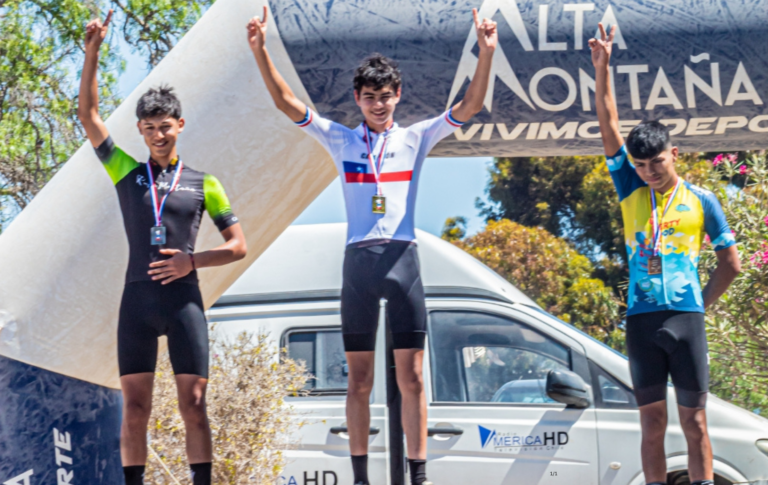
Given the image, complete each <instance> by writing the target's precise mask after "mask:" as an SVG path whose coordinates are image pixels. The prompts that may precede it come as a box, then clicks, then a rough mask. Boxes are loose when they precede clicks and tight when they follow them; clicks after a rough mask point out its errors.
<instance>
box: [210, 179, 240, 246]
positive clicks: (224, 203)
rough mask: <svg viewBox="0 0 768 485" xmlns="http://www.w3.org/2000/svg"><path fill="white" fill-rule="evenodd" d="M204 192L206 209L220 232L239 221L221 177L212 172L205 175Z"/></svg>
mask: <svg viewBox="0 0 768 485" xmlns="http://www.w3.org/2000/svg"><path fill="white" fill-rule="evenodd" d="M203 193H204V194H205V209H206V210H207V211H208V215H209V216H211V219H213V223H214V224H216V227H217V228H219V232H221V231H223V230H224V229H226V228H228V227H230V226H233V225H235V224H237V223H238V219H237V216H235V214H234V213H233V212H232V207H231V206H230V204H229V198H228V197H227V193H226V192H224V187H223V186H222V185H221V182H219V179H217V178H216V177H214V176H213V175H211V174H205V176H204V177H203Z"/></svg>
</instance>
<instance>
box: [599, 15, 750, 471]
mask: <svg viewBox="0 0 768 485" xmlns="http://www.w3.org/2000/svg"><path fill="white" fill-rule="evenodd" d="M599 29H600V36H601V38H600V39H591V40H590V41H589V45H590V48H591V49H592V63H593V64H594V66H595V71H596V73H595V88H596V89H595V99H596V105H597V116H598V120H599V123H600V133H601V134H602V139H603V145H604V147H605V154H606V162H607V164H608V169H609V170H610V173H611V178H612V179H613V183H614V185H615V186H616V191H617V192H618V195H619V201H620V203H621V212H622V217H623V220H624V235H625V240H626V245H627V259H628V263H629V291H628V301H627V308H628V310H627V326H626V329H627V351H628V354H629V365H630V370H631V373H632V383H633V386H634V392H635V397H636V398H637V403H638V405H639V407H640V424H641V427H642V445H641V454H642V461H643V472H644V474H645V482H646V483H647V484H649V485H659V484H665V483H667V464H666V463H667V462H666V455H665V453H664V435H665V433H666V427H667V404H666V394H667V380H668V378H669V377H670V376H671V378H672V383H673V384H674V386H675V394H676V396H677V404H678V412H679V415H680V425H681V426H682V428H683V432H684V434H685V438H686V441H687V444H688V474H689V478H690V480H691V482H692V483H693V484H694V485H714V481H713V480H714V474H713V471H712V446H711V444H710V441H709V435H708V432H707V418H706V412H705V405H706V400H707V392H708V390H709V358H708V354H707V337H706V331H705V325H704V309H705V308H706V307H708V306H709V305H711V304H712V303H714V302H715V301H717V299H718V298H720V296H721V295H722V294H723V293H724V292H725V290H726V289H728V286H729V285H730V284H731V282H732V281H733V280H734V278H735V277H736V275H737V274H738V273H739V271H740V268H741V265H740V262H739V254H738V251H737V249H736V241H735V240H734V237H733V234H732V232H731V230H730V228H729V227H728V223H727V222H726V220H725V215H724V214H723V210H722V207H721V206H720V203H719V202H718V200H717V198H716V197H715V195H714V194H713V193H712V192H709V191H707V190H704V189H702V188H700V187H697V186H695V185H693V184H690V183H688V182H685V181H684V180H683V179H682V178H681V177H679V176H678V174H677V173H676V172H675V161H676V159H677V156H678V149H677V147H675V146H672V143H671V141H670V139H669V132H668V130H667V128H666V127H665V126H664V125H663V124H661V123H659V122H658V121H644V122H642V123H640V124H639V125H637V126H636V127H635V128H633V129H632V131H631V132H630V133H629V136H628V137H627V140H626V143H625V141H624V139H623V137H622V136H621V134H620V133H619V117H618V112H617V109H616V105H615V103H614V98H613V94H612V93H611V83H610V80H609V78H610V68H609V64H610V58H611V50H612V47H613V36H614V33H615V31H616V27H615V26H614V27H613V28H612V29H611V33H610V35H607V34H606V31H605V28H604V27H603V25H602V24H600V25H599ZM629 156H631V157H632V160H633V162H634V164H633V163H632V162H630V160H629ZM705 234H706V235H708V236H709V237H710V239H711V241H712V243H711V244H712V247H713V248H714V250H715V251H716V254H717V261H718V264H717V268H716V269H715V271H714V272H713V273H712V275H711V276H710V278H709V281H708V282H707V285H706V286H705V287H704V289H703V290H702V289H701V283H700V282H699V273H698V262H699V255H700V253H701V248H702V244H703V243H704V235H705Z"/></svg>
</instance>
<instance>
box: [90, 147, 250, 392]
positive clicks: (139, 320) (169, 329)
mask: <svg viewBox="0 0 768 485" xmlns="http://www.w3.org/2000/svg"><path fill="white" fill-rule="evenodd" d="M96 154H97V155H98V156H99V159H100V160H101V161H102V163H103V165H104V168H105V169H106V170H107V173H108V174H109V176H110V178H111V179H112V182H113V183H114V184H115V189H116V190H117V194H118V199H119V201H120V210H121V212H122V214H123V224H124V226H125V232H126V235H127V237H128V247H129V257H128V268H127V271H126V276H125V289H124V290H123V298H122V302H121V304H120V318H119V321H118V340H117V353H118V363H119V367H120V375H121V376H124V375H128V374H136V373H143V372H154V370H155V365H156V362H157V338H158V337H159V336H160V335H166V336H167V337H168V350H169V353H170V357H171V364H172V366H173V371H174V373H175V374H194V375H198V376H201V377H206V378H207V377H208V324H207V322H206V319H205V313H204V309H203V302H202V298H201V296H200V290H199V288H198V280H197V272H196V271H192V272H191V273H189V274H188V275H186V276H184V277H183V278H179V279H178V280H175V281H173V282H172V283H169V284H167V285H162V284H161V283H160V282H159V281H153V280H152V276H151V275H149V274H148V273H147V272H148V271H149V269H150V268H149V264H150V263H152V262H155V261H161V260H163V259H168V258H169V257H170V256H167V255H163V254H160V249H178V250H180V251H182V252H184V253H187V254H192V253H194V250H195V240H196V239H197V232H198V229H199V228H200V221H201V219H202V215H203V212H204V211H207V212H208V214H209V215H210V217H211V218H212V219H213V222H214V223H215V224H216V226H217V227H218V229H219V231H223V230H225V229H227V228H228V227H230V226H232V225H234V224H236V223H237V222H238V220H237V217H235V215H234V214H233V213H232V210H231V207H230V204H229V199H228V198H227V195H226V193H225V192H224V189H223V187H222V186H221V183H220V182H219V181H218V180H217V179H216V177H213V176H212V175H209V174H206V173H203V172H199V171H197V170H194V169H192V168H190V167H188V166H187V165H184V166H183V170H182V171H181V176H180V178H179V182H178V186H177V187H176V189H175V190H174V192H173V193H172V194H171V195H169V196H168V199H167V200H166V202H165V207H164V210H163V214H162V225H163V226H164V227H165V228H166V244H164V245H162V246H160V245H153V244H151V237H150V229H151V228H152V227H153V226H155V219H154V213H153V209H152V197H151V195H150V191H149V177H148V174H147V168H148V167H147V164H144V163H139V162H137V161H136V160H135V159H134V158H132V157H131V156H129V155H128V154H126V153H125V152H124V151H122V150H121V149H120V148H118V147H116V146H115V144H114V142H113V141H112V138H111V137H109V138H107V139H106V140H105V141H104V143H102V144H101V145H100V146H99V147H98V148H96ZM148 163H149V168H150V169H151V170H152V176H153V178H154V180H155V185H156V186H157V191H158V197H160V198H162V197H163V196H164V195H165V194H166V193H167V192H168V191H169V190H170V188H171V184H172V181H173V177H174V175H175V171H176V170H178V168H179V167H178V166H177V163H176V162H175V161H174V162H172V163H171V165H170V166H169V167H168V168H167V169H166V170H163V169H162V168H161V167H160V166H159V165H157V164H156V163H154V162H151V161H150V162H148Z"/></svg>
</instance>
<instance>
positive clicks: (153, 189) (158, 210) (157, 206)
mask: <svg viewBox="0 0 768 485" xmlns="http://www.w3.org/2000/svg"><path fill="white" fill-rule="evenodd" d="M149 165H150V162H149V161H147V174H148V175H149V193H150V194H151V195H152V212H153V213H154V214H155V226H162V225H163V209H165V201H166V200H167V199H168V196H169V195H171V192H173V191H174V190H176V187H177V186H178V185H179V180H180V179H181V171H182V170H183V169H184V164H183V163H182V161H181V160H179V166H178V167H177V168H176V172H175V173H174V174H173V183H172V184H171V189H170V190H169V191H168V192H166V194H165V195H164V196H163V200H161V201H160V202H159V203H158V201H157V185H155V177H154V176H152V167H150V166H149Z"/></svg>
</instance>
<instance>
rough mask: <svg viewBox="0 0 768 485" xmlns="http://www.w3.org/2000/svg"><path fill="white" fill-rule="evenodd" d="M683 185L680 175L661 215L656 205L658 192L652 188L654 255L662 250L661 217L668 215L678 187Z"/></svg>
mask: <svg viewBox="0 0 768 485" xmlns="http://www.w3.org/2000/svg"><path fill="white" fill-rule="evenodd" d="M681 185H682V180H681V179H680V177H678V178H677V183H676V184H675V189H674V191H673V192H672V195H670V196H669V200H667V205H666V206H665V207H664V212H662V213H661V217H659V215H658V209H657V207H656V192H655V191H654V190H653V189H651V191H650V194H651V212H652V213H653V217H652V219H651V221H652V227H651V229H652V231H653V255H654V256H658V255H659V251H660V250H661V219H664V216H665V215H667V211H668V210H669V208H670V207H671V206H672V201H673V200H674V199H675V195H677V189H679V188H680V186H681Z"/></svg>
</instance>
